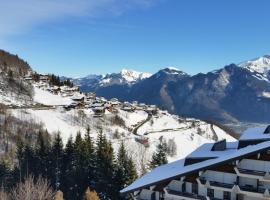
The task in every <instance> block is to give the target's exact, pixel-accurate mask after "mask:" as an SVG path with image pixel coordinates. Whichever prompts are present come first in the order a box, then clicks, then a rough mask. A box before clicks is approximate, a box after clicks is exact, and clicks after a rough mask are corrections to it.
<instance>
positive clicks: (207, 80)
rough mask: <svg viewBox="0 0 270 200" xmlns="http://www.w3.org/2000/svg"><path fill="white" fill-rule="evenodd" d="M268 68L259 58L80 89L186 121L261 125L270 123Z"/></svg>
mask: <svg viewBox="0 0 270 200" xmlns="http://www.w3.org/2000/svg"><path fill="white" fill-rule="evenodd" d="M268 64H269V65H268ZM268 68H269V69H270V59H269V56H263V57H259V58H256V59H252V60H249V61H245V62H242V63H240V64H230V65H227V66H225V67H223V68H220V69H218V70H215V71H211V72H208V73H198V74H196V75H189V74H187V73H185V72H182V71H181V70H178V69H175V68H164V69H161V70H159V71H158V72H157V73H155V74H153V75H152V76H150V77H148V78H145V79H143V80H140V81H138V82H136V83H134V84H132V85H128V84H111V85H107V86H106V85H102V86H100V85H98V84H90V85H88V86H87V87H84V86H85V85H81V87H82V89H83V91H92V92H96V93H97V94H98V95H101V96H104V97H107V98H113V96H114V97H117V98H119V99H121V100H123V101H125V100H127V101H132V100H136V101H139V102H143V103H150V104H157V105H158V106H160V107H164V108H165V109H168V110H169V111H170V112H171V113H174V114H179V115H184V116H188V117H196V118H202V119H206V120H216V121H219V122H238V121H241V122H242V121H243V122H264V123H265V122H268V121H270V118H269V117H266V115H267V110H268V109H270V98H269V95H268V94H270V76H269V70H268ZM236 111H237V112H240V114H239V113H237V112H236ZM259 112H260V113H261V116H259V114H258V113H259ZM241 113H242V114H241Z"/></svg>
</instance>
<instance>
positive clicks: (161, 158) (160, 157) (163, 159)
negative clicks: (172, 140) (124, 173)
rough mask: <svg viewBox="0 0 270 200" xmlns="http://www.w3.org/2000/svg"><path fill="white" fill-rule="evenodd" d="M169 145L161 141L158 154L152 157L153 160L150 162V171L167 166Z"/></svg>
mask: <svg viewBox="0 0 270 200" xmlns="http://www.w3.org/2000/svg"><path fill="white" fill-rule="evenodd" d="M166 150H167V145H166V143H165V142H164V141H163V140H160V143H159V144H158V146H157V152H155V153H154V154H153V156H152V160H151V162H150V165H149V167H150V169H154V168H156V167H158V166H160V165H163V164H167V163H168V160H167V154H166Z"/></svg>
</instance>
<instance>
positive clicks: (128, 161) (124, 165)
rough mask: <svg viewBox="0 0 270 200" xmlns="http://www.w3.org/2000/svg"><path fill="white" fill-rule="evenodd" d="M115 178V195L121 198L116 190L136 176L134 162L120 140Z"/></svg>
mask: <svg viewBox="0 0 270 200" xmlns="http://www.w3.org/2000/svg"><path fill="white" fill-rule="evenodd" d="M115 178H116V180H115V183H116V184H115V186H116V195H117V196H118V199H122V197H121V196H120V195H119V193H118V191H120V190H121V189H123V188H124V187H126V186H127V185H129V184H130V183H131V182H133V181H134V180H135V179H136V178H137V172H136V169H135V166H134V163H133V161H132V158H131V157H129V156H128V154H127V151H126V148H125V145H124V143H123V142H121V145H120V147H119V150H118V154H117V170H116V176H115Z"/></svg>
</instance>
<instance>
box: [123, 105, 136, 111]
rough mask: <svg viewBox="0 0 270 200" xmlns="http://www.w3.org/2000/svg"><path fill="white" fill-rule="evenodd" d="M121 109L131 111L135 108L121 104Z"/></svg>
mask: <svg viewBox="0 0 270 200" xmlns="http://www.w3.org/2000/svg"><path fill="white" fill-rule="evenodd" d="M122 110H123V111H127V112H133V111H134V110H135V109H134V108H133V107H132V106H123V107H122Z"/></svg>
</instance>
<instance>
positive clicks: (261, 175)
mask: <svg viewBox="0 0 270 200" xmlns="http://www.w3.org/2000/svg"><path fill="white" fill-rule="evenodd" d="M234 170H235V172H236V174H237V175H238V176H241V177H247V178H254V179H258V180H260V181H267V182H270V174H269V173H268V172H265V171H259V170H251V169H243V168H239V167H235V168H234Z"/></svg>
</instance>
